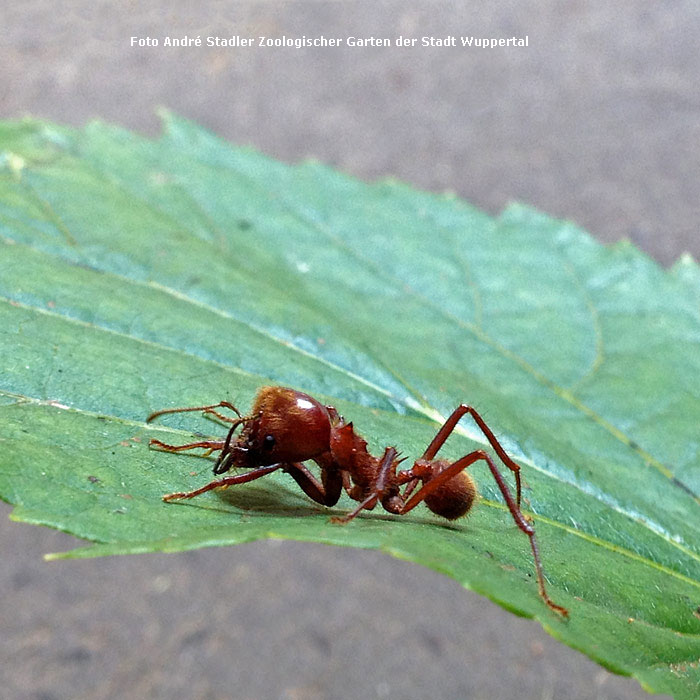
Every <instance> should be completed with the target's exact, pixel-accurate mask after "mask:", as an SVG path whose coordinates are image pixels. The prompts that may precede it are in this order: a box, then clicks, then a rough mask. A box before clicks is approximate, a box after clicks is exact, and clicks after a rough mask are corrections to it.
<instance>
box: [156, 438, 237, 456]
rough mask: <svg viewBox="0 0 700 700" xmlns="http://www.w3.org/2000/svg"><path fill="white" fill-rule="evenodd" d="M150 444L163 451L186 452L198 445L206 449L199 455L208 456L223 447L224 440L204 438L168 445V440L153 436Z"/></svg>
mask: <svg viewBox="0 0 700 700" xmlns="http://www.w3.org/2000/svg"><path fill="white" fill-rule="evenodd" d="M148 446H149V447H157V448H158V449H160V450H163V452H184V451H185V450H194V449H195V448H197V447H203V448H205V449H206V452H204V453H203V454H201V455H198V456H199V457H208V456H209V455H210V454H211V453H212V452H215V451H216V450H220V449H222V448H223V446H224V440H202V441H201V442H190V443H189V444H187V445H168V444H167V443H166V442H161V441H160V440H156V439H155V438H151V441H150V442H149V443H148Z"/></svg>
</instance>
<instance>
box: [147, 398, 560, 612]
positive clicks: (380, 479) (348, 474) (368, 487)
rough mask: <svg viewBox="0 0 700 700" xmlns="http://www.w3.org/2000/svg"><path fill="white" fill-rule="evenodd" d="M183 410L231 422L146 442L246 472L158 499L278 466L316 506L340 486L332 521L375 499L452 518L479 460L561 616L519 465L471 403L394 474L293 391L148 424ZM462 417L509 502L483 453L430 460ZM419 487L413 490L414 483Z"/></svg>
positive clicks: (340, 422) (349, 427)
mask: <svg viewBox="0 0 700 700" xmlns="http://www.w3.org/2000/svg"><path fill="white" fill-rule="evenodd" d="M222 408H225V409H229V410H230V411H233V412H234V413H235V414H236V417H235V418H232V417H229V416H225V415H224V414H223V413H221V412H220V411H218V410H217V409H222ZM185 411H203V412H204V413H206V414H210V415H214V416H216V417H217V418H219V419H220V420H222V421H225V422H227V423H229V424H230V426H231V427H230V429H229V431H228V435H227V436H226V439H225V440H203V441H200V442H192V443H189V444H187V445H168V444H166V443H164V442H161V441H160V440H155V439H153V440H151V442H150V444H151V445H152V446H154V447H157V448H159V449H161V450H165V451H167V452H181V451H183V450H191V449H194V448H203V449H205V450H206V451H207V452H206V453H205V454H211V453H212V452H215V451H218V452H220V454H219V456H218V459H217V460H216V462H215V464H214V474H217V475H220V474H224V473H225V472H227V471H229V470H230V469H234V468H235V469H245V470H247V471H244V472H243V473H241V474H236V475H235V476H225V477H223V478H220V479H216V480H214V481H212V482H210V483H208V484H205V485H204V486H202V487H200V488H198V489H195V490H194V491H188V492H181V493H171V494H168V495H166V496H163V500H164V501H175V500H178V499H182V498H193V497H194V496H198V495H199V494H201V493H204V492H206V491H210V490H211V489H215V488H217V487H219V486H233V485H236V484H244V483H246V482H248V481H254V480H255V479H259V478H261V477H263V476H266V475H267V474H271V473H272V472H274V471H278V470H281V471H283V472H285V473H287V474H289V475H290V476H291V477H292V479H294V481H296V483H297V484H298V485H299V487H300V488H301V490H302V491H303V492H304V493H305V494H306V495H307V496H308V497H309V498H311V499H313V500H314V501H316V503H320V504H321V505H324V506H334V505H335V504H336V503H337V502H338V499H339V498H340V495H341V492H342V491H343V489H344V490H345V492H346V493H347V494H348V496H349V497H350V498H352V499H353V500H355V501H357V502H358V506H357V507H356V508H355V509H354V510H353V511H351V512H350V513H348V514H347V515H344V516H342V517H335V518H333V519H332V520H333V522H336V523H348V522H350V521H351V520H352V519H353V518H354V517H355V516H356V515H358V513H361V512H362V511H363V510H372V509H373V508H374V507H375V506H376V505H377V503H380V504H381V505H382V507H383V508H384V509H385V510H387V511H388V512H389V513H395V514H396V515H404V514H406V513H408V512H410V511H411V510H413V509H414V508H415V507H416V506H417V505H418V504H419V503H421V502H424V503H425V505H426V506H427V507H428V508H429V509H430V510H431V511H432V512H433V513H436V514H437V515H440V516H442V517H443V518H447V519H448V520H455V519H456V518H460V517H462V516H463V515H465V514H466V513H467V512H468V511H469V509H470V508H471V507H472V505H473V504H474V501H475V499H476V493H477V492H476V485H475V483H474V480H473V479H472V477H471V476H470V475H469V474H467V472H466V471H465V470H466V469H467V467H469V466H470V465H472V464H474V463H475V462H478V461H479V460H483V461H485V462H486V464H487V465H488V467H489V469H490V470H491V474H492V475H493V478H494V479H495V480H496V484H497V485H498V488H499V489H500V491H501V493H502V494H503V498H504V499H505V502H506V505H507V506H508V510H509V511H510V514H511V515H512V517H513V520H514V521H515V524H516V525H517V526H518V527H519V528H520V530H522V531H523V532H524V533H525V534H526V535H527V536H528V538H529V540H530V547H531V548H532V555H533V558H534V560H535V570H536V573H537V585H538V588H539V594H540V596H541V597H542V599H543V600H544V602H545V603H546V604H547V605H548V606H549V607H550V608H551V609H552V610H553V611H554V612H556V613H558V614H559V615H562V616H564V617H566V616H568V614H569V613H568V611H567V610H566V608H563V607H562V606H560V605H557V604H556V603H554V602H553V601H552V600H551V598H550V597H549V596H548V595H547V591H546V589H545V584H544V574H543V572H542V563H541V560H540V555H539V550H538V547H537V540H536V539H535V530H534V528H533V526H532V524H531V523H530V522H529V521H528V519H527V518H525V516H524V515H523V513H522V511H521V510H520V496H521V483H520V466H519V465H518V464H517V463H516V462H514V461H513V460H512V459H511V458H510V457H509V456H508V454H507V453H506V451H505V450H504V449H503V447H501V444H500V443H499V442H498V440H497V439H496V436H495V435H494V434H493V432H491V429H490V428H489V427H488V425H486V423H485V421H484V419H483V418H482V417H481V416H480V415H479V413H478V412H477V411H476V409H475V408H473V407H472V406H468V405H466V404H462V405H460V406H458V407H457V408H456V409H455V410H454V411H453V412H452V414H451V415H450V417H449V418H448V419H447V420H446V421H445V422H444V424H443V425H442V427H441V428H440V430H438V432H437V435H435V437H434V438H433V440H432V442H431V443H430V444H429V445H428V447H427V449H426V450H425V452H424V453H423V455H422V456H421V457H420V458H419V459H417V460H416V461H415V462H414V463H413V466H412V467H411V468H410V469H404V470H401V471H397V468H398V465H399V464H400V462H402V461H404V460H403V459H399V453H398V452H397V450H396V448H395V447H387V448H386V449H385V450H384V454H383V455H382V456H381V457H374V456H372V455H371V454H370V453H369V451H368V450H367V442H366V441H365V440H364V439H363V438H362V437H361V436H360V435H358V434H357V433H356V432H355V429H354V428H353V424H352V423H348V422H346V421H345V419H344V418H343V417H342V416H340V415H339V414H338V411H336V409H335V408H333V406H324V405H322V404H321V403H319V402H318V401H317V400H316V399H314V398H312V397H311V396H309V395H308V394H304V393H303V392H301V391H296V390H295V389H288V388H285V387H276V386H265V387H262V388H261V389H260V390H259V391H258V394H257V396H256V398H255V401H254V403H253V408H252V409H251V411H250V414H249V415H246V416H244V415H242V414H241V413H240V412H239V411H238V409H237V408H236V407H235V406H234V405H233V404H231V403H229V402H228V401H221V402H219V403H217V404H212V405H210V406H194V407H191V408H168V409H164V410H162V411H156V412H155V413H152V414H151V415H150V416H149V417H148V418H147V421H151V420H153V419H154V418H156V417H157V416H161V415H163V414H166V413H182V412H185ZM466 414H469V415H470V416H471V417H472V418H473V419H474V421H475V422H476V424H477V425H478V426H479V428H480V429H481V431H482V432H483V433H484V435H485V436H486V438H487V440H488V441H489V443H490V444H491V446H492V447H493V449H494V450H495V452H496V454H497V455H498V457H499V458H500V460H501V461H502V462H503V464H504V465H505V466H506V467H507V468H508V469H510V470H511V471H512V472H513V474H514V475H515V485H516V497H515V499H514V498H513V496H512V494H511V492H510V489H509V488H508V486H507V485H506V482H505V480H504V479H503V476H502V474H501V473H500V471H499V470H498V468H497V467H496V465H495V464H494V461H493V459H492V458H491V457H490V455H489V454H488V453H487V452H485V451H484V450H475V451H474V452H470V453H469V454H468V455H465V456H464V457H462V458H461V459H458V460H457V461H455V462H450V461H448V460H446V459H436V455H437V453H438V451H439V450H440V448H441V447H442V446H443V445H444V443H445V441H446V440H447V438H448V437H449V435H450V434H451V433H452V431H453V430H454V429H455V427H456V425H457V423H458V422H459V420H460V419H461V418H462V417H463V416H465V415H466ZM239 426H242V427H241V430H240V433H239V434H238V436H237V437H234V433H235V431H236V429H237V428H238V427H239ZM308 460H311V461H312V462H315V463H316V464H317V465H318V466H319V467H320V469H321V479H320V481H319V480H318V479H317V478H316V477H315V476H314V475H313V474H312V473H311V472H310V471H309V469H308V468H307V467H306V466H305V465H304V464H303V462H306V461H308ZM419 484H420V488H417V487H418V486H419ZM402 488H403V490H402ZM416 489H417V490H416Z"/></svg>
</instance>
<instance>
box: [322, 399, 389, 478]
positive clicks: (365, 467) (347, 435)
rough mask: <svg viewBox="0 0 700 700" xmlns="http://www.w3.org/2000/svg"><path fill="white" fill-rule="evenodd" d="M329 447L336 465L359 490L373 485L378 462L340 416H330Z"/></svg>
mask: <svg viewBox="0 0 700 700" xmlns="http://www.w3.org/2000/svg"><path fill="white" fill-rule="evenodd" d="M330 447H331V454H332V455H333V459H334V460H335V461H336V464H337V465H338V466H339V467H340V468H341V469H343V470H344V471H347V472H349V473H350V475H351V476H352V480H353V482H354V484H355V485H356V486H358V487H359V488H360V490H362V491H365V490H366V489H367V488H369V487H370V486H372V485H373V483H374V476H375V475H376V473H377V465H378V463H379V460H378V459H377V458H376V457H373V456H372V455H371V454H370V453H369V452H368V450H367V441H366V440H365V439H364V438H362V437H361V436H360V435H358V434H357V433H356V432H355V429H354V428H353V425H352V423H346V422H345V419H344V418H343V417H342V416H338V414H337V413H336V414H335V416H331V437H330Z"/></svg>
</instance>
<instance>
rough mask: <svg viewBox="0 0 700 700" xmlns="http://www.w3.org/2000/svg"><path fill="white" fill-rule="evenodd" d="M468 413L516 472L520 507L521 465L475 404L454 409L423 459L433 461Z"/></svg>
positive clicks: (516, 490)
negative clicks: (497, 436)
mask: <svg viewBox="0 0 700 700" xmlns="http://www.w3.org/2000/svg"><path fill="white" fill-rule="evenodd" d="M467 413H468V414H469V415H470V416H471V417H472V418H473V419H474V421H475V422H476V424H477V425H478V426H479V428H481V432H482V433H483V434H484V435H485V436H486V439H487V440H488V441H489V443H490V444H491V447H493V449H494V450H495V451H496V454H497V455H498V456H499V458H500V459H501V462H503V464H505V465H506V467H508V469H510V470H511V471H512V472H513V473H514V474H515V492H516V501H517V504H518V508H520V492H521V486H520V465H519V464H518V463H517V462H514V461H513V460H512V459H511V458H510V457H509V456H508V453H507V452H506V451H505V450H504V449H503V447H501V443H500V442H498V440H497V438H496V436H495V435H494V434H493V432H491V429H490V428H489V426H488V425H486V421H485V420H484V419H483V418H482V417H481V416H480V415H479V413H478V411H477V410H476V409H475V408H474V407H473V406H469V405H467V404H465V403H463V404H460V405H459V406H457V408H455V410H454V411H452V415H451V416H450V417H449V418H448V419H447V420H446V421H445V422H444V423H443V425H442V428H440V430H438V433H437V435H436V436H435V437H434V438H433V439H432V441H431V443H430V444H429V445H428V447H427V448H426V450H425V452H424V453H423V456H422V457H421V459H424V460H427V461H431V460H432V459H434V458H435V455H436V454H437V453H438V450H439V449H440V448H441V447H442V446H443V445H444V444H445V441H446V440H447V438H448V437H449V436H450V435H451V434H452V431H453V430H454V429H455V428H456V427H457V423H459V421H460V419H461V418H462V417H463V416H464V415H466V414H467ZM416 483H417V482H416ZM416 483H413V484H412V486H411V485H409V487H408V493H410V492H411V491H413V489H414V488H415V486H416Z"/></svg>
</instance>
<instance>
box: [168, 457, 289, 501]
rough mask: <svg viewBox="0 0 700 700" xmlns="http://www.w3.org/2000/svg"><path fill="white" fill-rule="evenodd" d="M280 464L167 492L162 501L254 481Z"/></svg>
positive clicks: (276, 468) (189, 496) (275, 469)
mask: <svg viewBox="0 0 700 700" xmlns="http://www.w3.org/2000/svg"><path fill="white" fill-rule="evenodd" d="M281 466H282V465H281V464H273V465H271V466H269V467H258V468H257V469H251V470H250V471H249V472H246V473H245V474H237V475H236V476H225V477H224V478H223V479H216V480H215V481H211V482H209V483H208V484H206V485H204V486H202V487H201V488H198V489H195V490H194V491H180V492H178V493H169V494H167V495H166V496H163V500H164V501H176V500H179V499H181V498H194V497H195V496H199V494H200V493H205V492H206V491H211V490H212V489H216V488H219V486H235V485H237V484H245V483H247V482H249V481H255V480H256V479H259V478H260V477H263V476H267V475H268V474H271V473H272V472H274V471H277V470H278V469H279V468H280V467H281Z"/></svg>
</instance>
